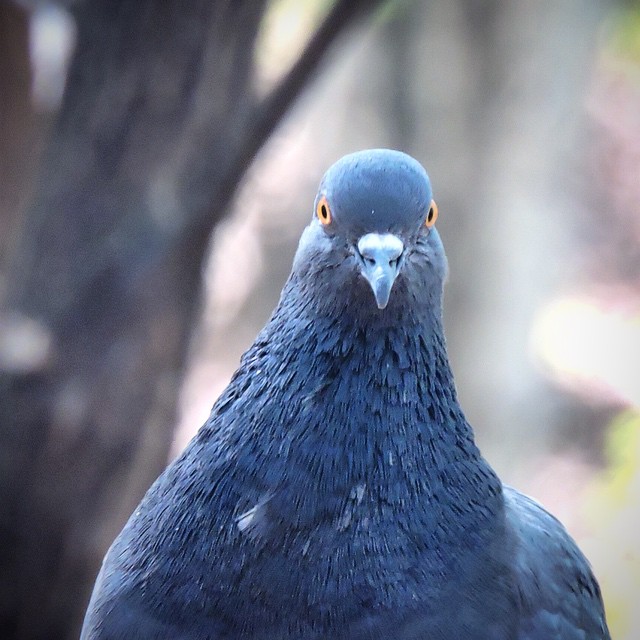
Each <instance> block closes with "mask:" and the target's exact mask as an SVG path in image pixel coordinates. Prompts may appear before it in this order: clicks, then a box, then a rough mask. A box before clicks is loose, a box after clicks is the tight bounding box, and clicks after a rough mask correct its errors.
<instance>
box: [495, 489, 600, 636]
mask: <svg viewBox="0 0 640 640" xmlns="http://www.w3.org/2000/svg"><path fill="white" fill-rule="evenodd" d="M504 498H505V516H506V523H507V531H508V533H509V535H510V536H511V537H512V540H513V543H514V544H513V549H514V554H515V557H514V562H513V579H514V591H515V598H516V600H517V603H518V609H519V612H520V624H519V632H518V636H517V637H518V639H519V640H542V639H547V638H563V639H566V640H570V639H574V638H575V639H576V640H579V639H580V640H609V639H610V636H609V632H608V630H607V626H606V622H605V615H604V606H603V602H602V596H601V593H600V588H599V586H598V583H597V581H596V579H595V577H594V575H593V572H592V570H591V567H590V565H589V562H588V561H587V559H586V558H585V556H584V555H583V554H582V552H581V551H580V549H579V548H578V546H577V544H576V543H575V541H574V540H573V538H572V537H571V536H570V535H569V533H568V532H567V530H566V529H565V528H564V526H563V525H562V524H561V523H560V521H559V520H557V519H556V518H555V517H554V516H552V515H551V514H550V513H549V512H548V511H546V510H545V509H544V508H543V507H542V506H541V505H540V504H538V503H537V502H536V501H535V500H533V499H532V498H529V497H528V496H525V495H523V494H522V493H520V492H518V491H516V490H515V489H513V488H511V487H505V488H504Z"/></svg>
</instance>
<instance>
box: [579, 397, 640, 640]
mask: <svg viewBox="0 0 640 640" xmlns="http://www.w3.org/2000/svg"><path fill="white" fill-rule="evenodd" d="M606 455H607V461H608V465H607V469H606V470H605V471H604V472H603V473H602V474H601V475H600V477H599V478H598V479H596V481H595V482H594V485H593V488H592V490H591V491H590V492H589V493H588V498H587V500H586V502H585V506H586V509H587V518H588V520H590V521H591V523H592V525H593V529H594V530H596V529H597V530H598V532H599V533H598V541H597V543H594V545H595V546H594V549H593V550H592V552H591V554H590V555H591V559H592V561H593V563H594V565H595V567H596V573H597V575H598V578H599V580H600V585H601V587H602V591H603V595H604V599H605V603H606V607H607V619H608V621H609V627H610V629H611V636H612V637H613V638H617V640H635V639H636V638H639V637H640V610H639V609H638V604H637V602H635V598H634V597H630V596H631V595H632V594H638V593H640V535H639V534H638V531H639V528H638V516H639V515H640V514H639V513H638V511H639V507H638V505H640V412H639V411H637V410H628V411H624V412H622V413H621V414H619V415H618V416H617V417H616V419H615V420H614V421H613V423H612V424H611V426H610V428H609V431H608V434H607V442H606ZM613 550H615V552H613V553H612V551H613Z"/></svg>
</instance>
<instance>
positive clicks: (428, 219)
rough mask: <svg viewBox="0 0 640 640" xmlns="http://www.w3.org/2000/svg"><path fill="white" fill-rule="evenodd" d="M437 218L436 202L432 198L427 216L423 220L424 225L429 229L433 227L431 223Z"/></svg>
mask: <svg viewBox="0 0 640 640" xmlns="http://www.w3.org/2000/svg"><path fill="white" fill-rule="evenodd" d="M437 219H438V205H437V204H436V201H435V200H432V201H431V204H430V205H429V213H427V217H426V219H425V221H424V224H425V226H426V227H428V228H429V229H431V227H433V225H434V224H435V223H436V220H437Z"/></svg>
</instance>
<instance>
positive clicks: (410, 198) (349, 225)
mask: <svg viewBox="0 0 640 640" xmlns="http://www.w3.org/2000/svg"><path fill="white" fill-rule="evenodd" d="M437 216H438V209H437V206H436V203H435V201H434V200H433V195H432V191H431V183H430V181H429V177H428V175H427V173H426V171H425V170H424V168H423V167H422V165H421V164H420V163H419V162H417V161H416V160H414V159H413V158H411V157H410V156H408V155H406V154H405V153H402V152H400V151H392V150H389V149H374V150H367V151H359V152H357V153H352V154H349V155H347V156H344V157H343V158H341V159H340V160H338V161H337V162H336V163H335V164H334V165H332V166H331V167H330V168H329V169H328V171H327V172H326V173H325V175H324V177H323V178H322V181H321V183H320V187H319V189H318V194H317V196H316V199H315V206H314V213H313V219H312V221H311V223H310V225H309V226H308V227H307V229H306V230H305V232H304V233H303V235H302V238H301V241H300V246H299V248H298V252H297V254H296V259H295V261H294V274H295V273H296V272H298V273H305V274H307V275H308V276H309V277H311V278H314V279H315V280H316V281H317V283H318V286H321V284H322V280H323V278H325V279H330V282H331V283H332V285H333V287H334V290H333V291H332V292H331V293H330V292H329V291H327V292H326V294H327V295H331V294H332V297H335V296H336V295H337V294H338V292H339V290H338V289H336V285H337V284H340V283H341V284H344V285H345V286H344V287H341V288H340V290H343V291H348V292H349V295H350V296H352V297H353V296H354V295H359V294H360V295H363V297H364V299H363V301H362V302H363V303H364V304H366V303H371V304H372V305H375V307H374V308H377V309H378V310H380V311H382V310H384V309H386V308H387V306H388V305H389V304H390V301H391V302H393V300H394V298H396V299H398V300H399V299H400V298H401V297H403V295H407V294H410V295H411V296H412V297H413V298H414V299H416V298H417V297H419V296H420V295H421V293H422V294H423V295H424V294H425V293H428V292H429V291H435V292H437V293H440V292H441V290H442V283H443V281H444V278H445V275H446V270H447V267H446V258H445V256H444V251H443V249H442V243H441V241H440V238H439V236H438V233H437V231H436V230H435V227H434V224H435V221H436V218H437ZM338 276H341V277H338ZM354 284H355V285H356V286H355V287H354V286H353V285H354ZM363 284H365V285H366V286H365V287H364V289H365V290H366V293H363V287H362V285H363ZM349 285H352V286H349ZM316 293H317V291H316Z"/></svg>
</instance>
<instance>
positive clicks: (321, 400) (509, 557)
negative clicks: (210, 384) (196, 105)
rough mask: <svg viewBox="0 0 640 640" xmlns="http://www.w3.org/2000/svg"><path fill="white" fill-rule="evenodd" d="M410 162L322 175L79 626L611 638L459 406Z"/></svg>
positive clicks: (170, 635)
mask: <svg viewBox="0 0 640 640" xmlns="http://www.w3.org/2000/svg"><path fill="white" fill-rule="evenodd" d="M436 217H437V208H436V207H435V203H434V202H433V201H432V193H431V186H430V183H429V179H428V177H427V174H426V173H425V171H424V169H423V168H422V167H421V166H420V164H418V163H417V162H416V161H415V160H413V159H412V158H410V157H409V156H407V155H405V154H402V153H399V152H396V151H388V150H374V151H363V152H360V153H356V154H352V155H349V156H346V157H345V158H343V159H341V160H340V161H338V162H337V163H336V164H335V165H333V166H332V167H331V168H330V169H329V171H328V172H327V173H326V174H325V177H324V178H323V180H322V183H321V185H320V189H319V193H318V196H317V198H316V203H315V212H314V216H313V220H312V222H311V223H310V224H309V226H308V227H307V228H306V230H305V231H304V233H303V235H302V239H301V241H300V245H299V248H298V251H297V254H296V257H295V261H294V265H293V271H292V273H291V276H290V278H289V280H288V282H287V284H286V286H285V288H284V290H283V293H282V297H281V299H280V302H279V304H278V307H277V308H276V310H275V312H274V314H273V316H272V318H271V320H270V321H269V322H268V324H267V326H266V327H265V328H264V329H263V331H262V332H261V333H260V334H259V336H258V337H257V339H256V341H255V343H254V344H253V346H252V347H251V348H250V349H249V350H248V351H247V352H246V353H245V354H244V356H243V358H242V362H241V364H240V368H239V369H238V371H237V372H236V373H235V375H234V377H233V379H232V380H231V382H230V384H229V386H228V387H227V389H226V390H225V391H224V393H223V394H222V395H221V397H220V398H219V399H218V401H217V402H216V404H215V405H214V407H213V409H212V412H211V416H210V418H209V419H208V421H207V422H206V424H205V425H204V426H203V427H202V429H201V430H200V431H199V433H198V434H197V435H196V437H195V438H194V439H193V440H192V442H191V443H190V444H189V446H188V447H187V448H186V450H185V451H184V453H183V454H182V455H181V456H180V457H179V458H178V459H177V460H176V461H175V462H174V463H173V464H171V465H170V466H169V467H168V469H167V470H166V471H165V472H164V473H163V474H162V475H161V476H160V478H159V479H158V480H157V481H156V482H155V484H154V485H153V486H152V487H151V489H150V490H149V491H148V493H147V495H146V496H145V498H144V499H143V501H142V502H141V504H140V505H139V507H138V508H137V509H136V511H135V513H134V514H133V515H132V516H131V518H130V520H129V522H128V523H127V525H126V526H125V528H124V529H123V531H122V533H121V534H120V535H119V536H118V538H117V539H116V540H115V542H114V543H113V545H112V547H111V549H110V550H109V552H108V553H107V556H106V557H105V560H104V564H103V567H102V570H101V571H100V574H99V576H98V579H97V582H96V586H95V589H94V592H93V596H92V598H91V602H90V604H89V608H88V611H87V615H86V619H85V624H84V628H83V633H82V638H83V639H84V640H98V639H100V640H122V639H124V638H154V639H167V640H168V639H171V640H181V639H182V640H196V639H197V640H207V639H209V640H218V639H223V638H225V639H233V640H240V639H247V640H261V639H265V640H266V639H269V640H272V639H274V638H277V639H279V640H297V639H304V640H312V639H329V638H331V639H338V640H339V639H345V640H346V639H349V640H357V639H363V640H364V639H386V638H389V639H391V638H393V639H394V640H395V639H397V640H408V639H415V640H418V639H425V640H426V639H429V640H431V639H437V638H441V639H444V638H451V639H460V640H464V639H483V640H486V639H495V640H506V639H519V640H525V639H526V640H542V639H545V640H548V639H551V638H559V639H563V640H564V639H567V640H568V639H573V638H576V639H577V638H582V639H585V640H590V639H594V640H595V639H606V638H608V637H609V634H608V631H607V628H606V623H605V618H604V612H603V606H602V600H601V597H600V592H599V589H598V585H597V583H596V581H595V579H594V577H593V575H592V573H591V570H590V568H589V565H588V563H587V561H586V560H585V558H584V557H583V555H582V554H581V553H580V551H579V550H578V548H577V547H576V545H575V543H574V542H573V541H572V540H571V538H570V537H569V535H568V534H567V533H566V531H565V530H564V528H563V527H562V525H561V524H560V523H559V522H558V521H556V520H555V519H554V518H553V517H552V516H551V515H549V514H548V513H547V512H546V511H545V510H544V509H542V507H540V506H538V505H537V504H536V503H534V502H533V501H531V500H530V499H529V498H526V497H524V496H523V495H521V494H519V493H518V492H516V491H514V490H513V489H510V488H507V487H504V486H503V485H502V484H501V482H500V480H499V479H498V478H497V476H496V474H495V473H494V472H493V470H492V469H491V467H490V466H489V465H488V464H487V462H486V461H485V460H484V459H483V458H482V456H481V455H480V452H479V451H478V449H477V447H476V445H475V443H474V439H473V432H472V430H471V427H470V426H469V425H468V423H467V421H466V420H465V417H464V415H463V412H462V410H461V408H460V406H459V404H458V401H457V398H456V392H455V388H454V383H453V378H452V374H451V370H450V368H449V363H448V358H447V352H446V348H445V340H444V336H443V329H442V324H441V315H442V287H443V282H444V279H445V276H446V271H447V264H446V258H445V254H444V251H443V248H442V244H441V242H440V238H439V236H438V233H437V231H436V230H435V228H434V227H433V223H434V222H435V218H436Z"/></svg>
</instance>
